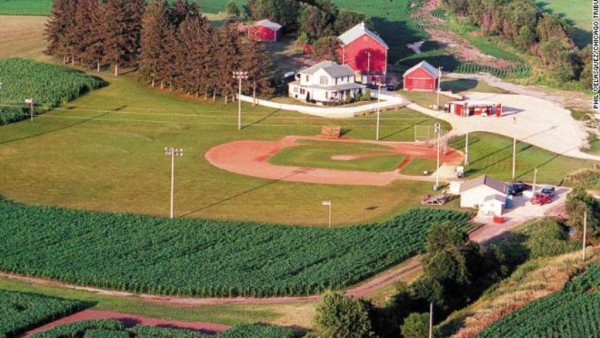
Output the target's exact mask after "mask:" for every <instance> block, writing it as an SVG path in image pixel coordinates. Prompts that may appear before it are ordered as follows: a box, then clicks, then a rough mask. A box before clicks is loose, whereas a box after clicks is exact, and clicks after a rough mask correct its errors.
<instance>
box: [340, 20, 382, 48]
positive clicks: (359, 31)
mask: <svg viewBox="0 0 600 338" xmlns="http://www.w3.org/2000/svg"><path fill="white" fill-rule="evenodd" d="M364 34H368V35H369V36H371V37H372V38H373V39H375V40H376V41H378V42H379V43H380V44H382V45H383V46H384V47H385V48H389V47H388V45H387V43H385V41H383V39H382V38H381V37H380V36H379V35H377V34H375V33H374V32H373V31H371V30H370V29H368V28H367V27H365V23H364V22H361V23H359V24H358V25H356V26H354V27H352V28H350V29H349V30H347V31H346V32H344V33H343V34H342V35H340V36H338V39H340V40H341V41H342V43H343V44H344V45H347V44H350V43H351V42H352V41H354V40H356V39H358V38H360V37H361V36H363V35H364Z"/></svg>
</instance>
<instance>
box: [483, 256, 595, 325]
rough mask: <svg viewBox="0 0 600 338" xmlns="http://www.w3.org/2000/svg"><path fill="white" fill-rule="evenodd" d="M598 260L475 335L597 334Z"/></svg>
mask: <svg viewBox="0 0 600 338" xmlns="http://www.w3.org/2000/svg"><path fill="white" fill-rule="evenodd" d="M599 287H600V263H596V264H595V265H592V266H591V267H590V268H589V269H588V271H587V272H586V273H584V274H583V275H582V276H580V277H579V278H577V279H575V280H574V281H572V282H570V283H568V284H567V285H566V286H565V287H564V289H563V290H561V291H558V292H556V293H554V294H552V295H550V296H547V297H544V298H541V299H539V300H536V301H533V302H531V303H529V304H527V305H525V306H524V307H522V308H520V309H519V310H517V311H515V312H513V313H511V314H509V315H508V316H506V317H504V318H502V319H501V320H499V321H497V322H495V323H494V324H492V325H490V326H489V327H488V328H487V329H486V330H484V331H483V332H482V333H481V334H480V335H479V337H600V306H599V304H600V289H599Z"/></svg>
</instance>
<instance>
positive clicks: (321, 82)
mask: <svg viewBox="0 0 600 338" xmlns="http://www.w3.org/2000/svg"><path fill="white" fill-rule="evenodd" d="M319 83H320V84H321V85H323V86H327V76H321V78H320V79H319Z"/></svg>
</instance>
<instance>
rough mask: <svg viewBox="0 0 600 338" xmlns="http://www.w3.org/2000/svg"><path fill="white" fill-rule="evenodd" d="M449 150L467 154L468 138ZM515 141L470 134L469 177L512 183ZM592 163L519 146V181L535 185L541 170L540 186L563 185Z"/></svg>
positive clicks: (497, 136)
mask: <svg viewBox="0 0 600 338" xmlns="http://www.w3.org/2000/svg"><path fill="white" fill-rule="evenodd" d="M450 146H451V147H453V148H456V149H459V150H464V147H465V137H464V136H462V137H459V138H456V139H455V140H453V141H452V142H450ZM512 149H513V148H512V139H510V138H507V137H503V136H499V135H495V134H490V133H471V134H470V136H469V158H470V161H469V166H467V167H466V168H465V170H466V172H465V174H466V175H467V176H468V177H476V176H479V175H483V174H487V175H491V176H493V177H495V178H497V179H501V180H506V181H508V180H510V179H511V175H512V151H513V150H512ZM593 164H594V162H593V161H586V160H580V159H575V158H570V157H566V156H561V155H558V154H555V153H552V152H549V151H546V150H543V149H540V148H537V147H534V146H532V145H530V144H527V143H523V142H518V143H517V166H516V177H517V179H518V180H523V181H528V182H531V181H533V171H534V169H535V168H538V170H539V171H538V175H537V180H538V183H540V184H542V183H546V184H560V183H561V182H562V180H563V179H564V178H565V176H566V175H567V174H568V173H570V172H573V171H576V170H577V169H578V168H586V167H587V168H591V167H592V166H593Z"/></svg>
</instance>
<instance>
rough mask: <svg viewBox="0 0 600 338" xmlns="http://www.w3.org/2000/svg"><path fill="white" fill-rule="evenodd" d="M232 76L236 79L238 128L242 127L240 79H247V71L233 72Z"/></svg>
mask: <svg viewBox="0 0 600 338" xmlns="http://www.w3.org/2000/svg"><path fill="white" fill-rule="evenodd" d="M233 78H234V79H236V80H238V130H241V129H242V80H247V79H248V72H242V71H237V72H233Z"/></svg>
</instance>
